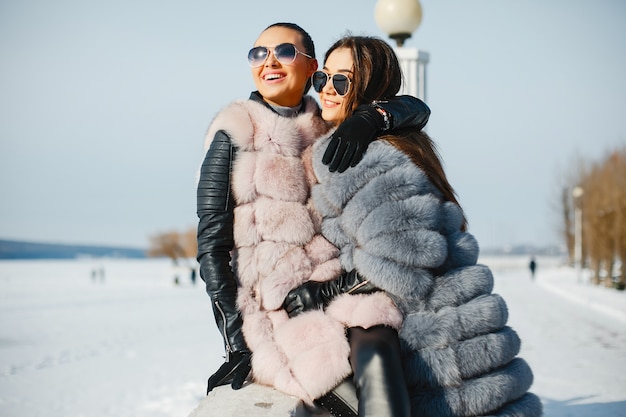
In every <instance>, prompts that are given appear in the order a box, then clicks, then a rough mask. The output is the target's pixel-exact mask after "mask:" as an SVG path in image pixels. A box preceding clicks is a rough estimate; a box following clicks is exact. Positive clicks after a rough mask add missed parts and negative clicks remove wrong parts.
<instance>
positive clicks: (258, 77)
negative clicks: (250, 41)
mask: <svg viewBox="0 0 626 417" xmlns="http://www.w3.org/2000/svg"><path fill="white" fill-rule="evenodd" d="M281 43H292V44H294V45H295V46H296V48H297V49H298V50H299V51H302V52H304V51H306V49H305V47H304V45H303V43H302V35H301V34H300V33H298V32H297V31H295V30H293V29H290V28H286V27H280V26H275V27H271V28H269V29H267V30H265V31H263V33H261V35H260V36H259V37H258V39H257V40H256V42H255V43H254V46H265V47H267V48H269V49H270V50H271V51H272V52H271V53H270V54H269V56H268V57H267V60H266V61H265V63H264V64H263V65H261V66H260V67H257V68H252V79H253V80H254V84H255V85H256V88H257V90H259V93H261V95H262V96H263V98H264V99H265V101H267V102H268V103H270V104H273V105H278V106H284V107H295V106H297V105H298V104H300V102H301V101H302V96H303V95H304V88H305V86H306V83H307V81H308V80H309V78H310V77H311V75H313V72H315V70H316V69H317V60H316V59H315V58H307V57H306V56H304V55H302V54H301V53H298V54H296V59H295V60H294V61H293V62H292V63H291V64H281V63H280V62H279V61H278V60H277V59H276V57H275V56H274V52H273V51H274V47H275V46H276V45H280V44H281Z"/></svg>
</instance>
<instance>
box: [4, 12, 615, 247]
mask: <svg viewBox="0 0 626 417" xmlns="http://www.w3.org/2000/svg"><path fill="white" fill-rule="evenodd" d="M375 4H376V1H375V0H318V1H316V2H312V3H310V4H309V5H306V3H304V2H294V1H292V0H280V1H279V0H266V1H226V2H217V3H216V2H210V1H206V0H204V1H200V0H176V1H174V0H169V1H163V0H109V1H104V2H86V1H83V0H56V1H54V2H51V1H48V0H23V1H17V0H12V1H11V0H8V1H3V2H1V3H0V60H1V65H0V199H1V203H0V239H20V240H36V241H44V242H61V243H89V244H112V245H125V246H139V247H142V246H146V245H147V242H148V238H149V236H150V235H152V234H155V233H158V232H162V231H167V230H170V229H178V230H184V229H187V228H189V227H195V224H196V222H197V219H196V215H195V176H196V171H197V168H198V165H199V163H200V159H201V157H202V154H201V149H202V141H203V137H204V133H205V131H206V128H207V126H208V124H209V123H210V121H211V119H212V117H213V116H214V115H215V113H216V112H217V111H218V110H219V109H220V108H221V107H222V106H224V105H226V104H227V103H228V102H229V101H231V100H232V99H235V98H244V97H247V96H248V93H249V91H251V90H252V89H253V87H254V86H253V83H252V81H251V78H250V74H249V68H248V66H247V63H246V59H245V57H246V53H247V51H248V49H249V48H250V46H251V45H252V43H253V42H254V40H255V38H256V37H257V36H258V34H259V32H260V31H261V30H263V29H264V28H265V27H266V26H267V25H269V24H270V23H274V22H276V21H292V22H296V23H298V24H300V25H301V26H303V27H304V28H305V29H306V30H308V31H309V33H310V34H311V35H312V36H313V39H314V40H315V42H316V49H317V54H318V56H320V57H321V56H323V53H324V52H325V50H326V48H328V47H329V46H330V44H331V43H332V42H333V41H334V40H336V39H337V38H338V37H340V36H341V35H343V34H345V33H346V29H349V30H351V31H352V33H354V34H359V35H360V34H368V35H376V36H380V37H384V38H386V34H384V33H383V32H382V31H381V30H380V29H379V28H378V26H377V25H376V22H375V19H374V6H375ZM421 4H422V8H423V20H422V24H421V26H420V27H419V28H418V30H417V31H416V32H415V33H414V35H413V37H412V38H411V39H410V40H409V41H408V42H407V46H411V47H418V48H420V49H423V50H425V51H427V52H429V53H430V63H429V64H428V85H427V89H428V104H429V105H430V107H431V109H432V116H431V120H430V123H429V127H428V132H429V133H430V135H431V136H432V137H433V138H434V139H435V140H436V141H437V143H438V144H439V147H440V151H441V154H442V156H443V159H444V161H445V166H446V169H447V172H448V175H449V177H450V180H451V182H452V184H453V186H454V187H455V188H456V190H457V193H458V194H459V197H460V201H461V203H462V205H463V207H464V209H465V210H466V214H467V215H468V217H469V221H470V230H471V231H472V232H473V233H474V234H475V235H476V237H477V238H478V240H479V243H480V245H481V247H493V246H498V245H505V244H526V243H527V244H534V245H547V244H552V243H557V242H559V236H558V235H557V232H556V230H557V228H558V221H559V218H558V215H557V213H556V211H555V209H554V206H555V204H556V202H557V200H558V198H559V196H558V194H559V193H560V188H561V186H562V185H563V182H562V181H563V177H564V174H565V173H567V172H569V171H571V165H572V163H573V162H574V161H575V159H576V157H577V156H581V157H583V158H587V159H592V160H593V159H598V158H600V157H601V156H602V155H603V154H605V153H606V152H608V151H609V150H611V149H614V148H616V147H618V146H624V145H626V123H624V117H625V115H626V43H625V42H624V40H625V39H626V2H624V1H622V0H598V1H595V2H591V1H588V0H585V1H583V0H552V1H545V0H525V1H512V0H474V1H466V0H450V1H446V0H422V1H421Z"/></svg>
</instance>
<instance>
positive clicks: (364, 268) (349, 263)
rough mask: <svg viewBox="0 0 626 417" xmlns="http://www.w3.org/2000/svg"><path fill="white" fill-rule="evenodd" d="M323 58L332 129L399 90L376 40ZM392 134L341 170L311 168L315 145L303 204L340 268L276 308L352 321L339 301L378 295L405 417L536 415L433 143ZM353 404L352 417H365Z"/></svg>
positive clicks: (351, 312)
mask: <svg viewBox="0 0 626 417" xmlns="http://www.w3.org/2000/svg"><path fill="white" fill-rule="evenodd" d="M324 62H325V65H324V68H323V71H318V72H316V73H315V74H314V75H313V77H312V80H313V86H314V88H315V90H316V91H317V92H318V93H319V94H320V103H321V105H322V117H323V118H324V119H325V120H327V121H331V122H333V123H334V124H335V125H337V124H339V123H340V122H341V121H342V120H345V118H346V117H348V116H349V115H350V114H351V113H352V111H353V110H354V109H355V108H356V106H358V105H359V104H363V103H370V102H372V101H375V100H383V101H384V100H385V99H387V98H389V97H393V96H394V95H395V94H397V92H398V90H399V88H400V83H401V71H400V66H399V64H398V61H397V58H396V56H395V54H394V52H393V50H392V49H391V48H390V47H389V46H388V45H387V44H386V43H385V42H384V41H382V40H380V39H376V38H371V37H345V38H343V39H341V40H339V41H337V42H336V43H335V44H334V45H333V46H332V47H331V48H330V49H329V50H328V52H327V53H326V56H325V61H324ZM378 110H379V111H380V112H381V114H383V116H385V111H384V110H383V109H378ZM394 133H395V134H394V135H386V136H382V137H380V138H379V140H378V141H376V142H373V143H372V144H371V145H370V146H369V148H368V150H367V152H366V153H365V155H364V157H363V159H362V161H361V162H360V163H359V164H358V165H357V166H355V167H353V168H351V169H349V170H347V171H346V172H343V173H338V172H334V173H333V172H329V171H328V169H327V168H326V167H325V166H324V165H323V164H322V162H321V160H322V154H324V152H325V151H326V149H327V147H328V140H325V139H322V140H320V141H317V142H316V143H315V145H313V147H312V149H311V153H312V158H311V161H312V169H313V171H314V173H315V176H316V178H317V181H318V183H317V184H316V185H314V186H313V188H312V199H313V203H314V206H315V208H316V209H317V210H318V211H319V213H320V214H321V216H322V218H323V221H322V233H323V235H324V237H326V238H327V239H328V240H329V241H330V242H331V243H333V244H334V245H335V246H337V247H338V248H339V249H340V260H341V265H342V267H343V268H344V269H345V270H346V271H350V272H349V273H347V274H344V276H342V277H341V278H340V279H338V280H333V281H328V282H322V283H318V282H307V283H305V284H303V285H302V286H300V287H298V288H296V289H294V290H292V291H291V292H290V293H289V295H288V296H287V298H286V299H285V302H284V306H285V309H286V310H287V311H288V313H289V315H290V317H295V316H297V315H299V314H300V313H302V312H304V311H307V310H315V309H317V308H320V307H324V308H325V309H326V310H331V309H332V312H331V313H332V315H333V316H334V317H342V316H344V317H352V318H351V319H350V320H346V322H350V321H352V322H354V316H355V315H357V314H358V313H355V312H356V311H358V309H355V308H354V307H355V305H357V304H354V303H352V304H351V303H349V302H348V303H346V302H344V303H343V304H342V299H347V298H355V297H368V295H364V294H360V295H354V291H353V290H354V289H355V288H365V287H367V288H368V292H369V293H371V292H373V291H374V292H375V291H381V292H384V294H386V295H387V296H388V297H390V298H391V299H392V300H393V301H394V302H395V305H396V306H397V308H398V309H399V311H400V312H401V313H402V317H403V321H402V324H401V326H400V328H399V330H398V333H395V331H391V332H388V334H391V335H392V337H393V336H396V337H398V336H399V346H400V352H399V353H398V354H399V355H400V356H401V360H402V364H403V369H404V377H405V381H406V387H407V390H408V394H409V395H408V396H409V402H410V413H411V415H412V416H415V417H417V416H420V417H421V416H429V417H453V416H455V417H456V416H501V417H504V416H509V417H535V416H541V415H542V405H541V402H540V400H539V398H538V397H537V396H536V395H534V394H532V393H529V392H528V390H529V388H530V386H531V384H532V380H533V375H532V371H531V369H530V367H529V366H528V364H527V363H526V362H525V361H524V360H523V359H521V358H519V357H517V355H518V353H519V349H520V339H519V337H518V335H517V334H516V333H515V331H514V330H513V329H511V328H510V327H508V326H507V325H506V323H507V319H508V313H507V307H506V303H505V301H504V300H503V299H502V298H501V297H500V296H499V295H497V294H494V293H492V289H493V276H492V274H491V272H490V270H489V269H488V268H487V267H486V266H483V265H478V264H477V263H476V262H477V259H478V250H479V249H478V244H477V242H476V240H475V239H474V237H473V236H472V235H471V234H469V233H468V232H467V230H466V219H465V217H464V214H463V211H462V209H461V207H460V205H459V203H458V201H457V199H456V197H455V193H454V190H453V188H452V187H451V186H450V184H449V183H448V180H447V178H446V176H445V173H444V170H443V168H442V164H441V162H440V160H439V157H438V155H437V152H436V149H435V145H434V143H433V142H432V141H431V139H430V138H429V137H428V136H427V135H426V134H425V133H423V132H420V131H418V130H416V129H407V130H405V131H402V132H400V131H398V132H394ZM346 283H347V284H346ZM342 305H344V306H345V307H344V308H342V307H341V306H342ZM377 328H384V329H385V330H387V331H388V330H389V327H387V326H385V325H384V320H381V321H380V325H379V326H376V325H373V326H371V327H370V328H367V329H365V328H351V329H349V330H348V336H349V337H350V336H351V331H356V332H357V333H356V334H357V336H358V335H360V334H363V333H365V334H367V332H368V331H376V329H377ZM392 344H393V343H392ZM353 355H354V352H351V358H350V359H351V362H352V365H353V368H354V365H355V363H354V361H353V359H355V358H354V356H353ZM361 359H362V358H360V359H359V358H357V362H358V361H359V360H361ZM379 359H380V358H379ZM382 359H383V360H384V359H385V358H382ZM319 365H320V366H324V364H319ZM363 366H367V365H363ZM353 371H354V376H353V379H354V384H355V385H356V391H357V397H360V398H363V396H366V395H368V390H369V389H370V388H369V386H368V384H363V381H362V380H361V376H360V371H359V369H353ZM373 383H374V385H375V384H376V381H374V382H373ZM371 384H372V382H371V381H370V383H369V385H371ZM360 404H361V401H359V415H360V416H365V415H375V413H374V412H372V411H371V410H362V409H361V407H360ZM383 408H384V407H383ZM392 415H400V414H392Z"/></svg>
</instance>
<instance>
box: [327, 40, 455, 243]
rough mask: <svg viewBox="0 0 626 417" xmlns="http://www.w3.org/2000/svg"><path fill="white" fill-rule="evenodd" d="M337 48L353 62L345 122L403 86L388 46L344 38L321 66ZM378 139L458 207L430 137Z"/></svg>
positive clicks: (407, 134) (410, 132) (404, 134)
mask: <svg viewBox="0 0 626 417" xmlns="http://www.w3.org/2000/svg"><path fill="white" fill-rule="evenodd" d="M339 48H348V49H349V50H350V51H351V54H352V60H353V62H354V66H353V75H352V79H351V82H352V84H351V88H350V90H349V91H348V94H346V96H345V98H344V102H345V103H346V107H345V108H346V109H347V112H346V113H347V114H346V115H345V116H344V117H345V118H347V117H348V116H350V115H351V114H352V113H353V112H354V110H355V109H356V108H357V107H358V106H359V105H362V104H370V103H371V102H373V101H374V100H387V99H390V98H392V97H394V96H395V95H397V94H398V92H399V91H400V87H401V85H402V69H401V68H400V63H399V61H398V57H397V56H396V53H395V52H394V50H393V49H392V48H391V46H389V44H388V43H387V42H385V41H384V40H382V39H380V38H376V37H372V36H346V37H343V38H341V39H340V40H338V41H337V42H335V43H334V44H333V45H332V46H331V47H330V49H329V50H328V51H327V52H326V55H325V56H324V62H326V60H327V59H328V56H329V55H330V54H331V53H332V52H333V51H334V50H335V49H339ZM344 120H345V119H344ZM381 139H384V140H386V141H388V142H389V143H390V144H392V145H393V146H395V147H396V148H398V149H399V150H401V151H402V152H404V153H405V154H406V155H407V156H408V157H409V158H410V159H411V161H413V163H414V164H415V165H417V166H418V167H419V168H421V169H422V170H423V171H424V172H425V173H426V175H427V176H428V179H429V180H430V181H431V182H432V183H433V185H434V186H435V187H437V189H438V190H439V191H440V192H441V194H442V197H443V199H444V200H446V201H451V202H453V203H454V204H456V205H457V206H459V208H460V207H461V205H460V204H459V202H458V200H457V198H456V193H455V192H454V189H453V188H452V185H450V183H449V182H448V178H447V177H446V173H445V171H444V169H443V164H442V163H441V157H440V156H439V152H438V151H437V146H436V144H435V142H434V141H433V140H432V139H431V138H430V136H428V135H427V134H426V133H425V132H423V131H418V130H416V129H412V128H407V129H400V130H397V131H394V132H393V134H392V135H385V136H383V137H381ZM466 229H467V220H466V218H465V215H463V224H462V226H461V230H463V231H465V230H466Z"/></svg>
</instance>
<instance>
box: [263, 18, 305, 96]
mask: <svg viewBox="0 0 626 417" xmlns="http://www.w3.org/2000/svg"><path fill="white" fill-rule="evenodd" d="M273 27H281V28H287V29H291V30H293V31H296V32H298V33H299V34H300V40H301V41H302V45H304V51H303V52H304V53H306V54H307V55H309V56H311V57H313V58H315V44H314V43H313V38H311V35H309V33H308V32H307V31H306V30H304V29H302V27H300V26H299V25H296V24H295V23H288V22H278V23H273V24H271V25H269V26H268V27H266V28H265V30H268V29H270V28H273ZM310 88H311V79H310V78H309V80H308V81H307V82H306V85H305V86H304V93H303V95H304V94H306V93H307V92H308V91H309V89H310Z"/></svg>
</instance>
